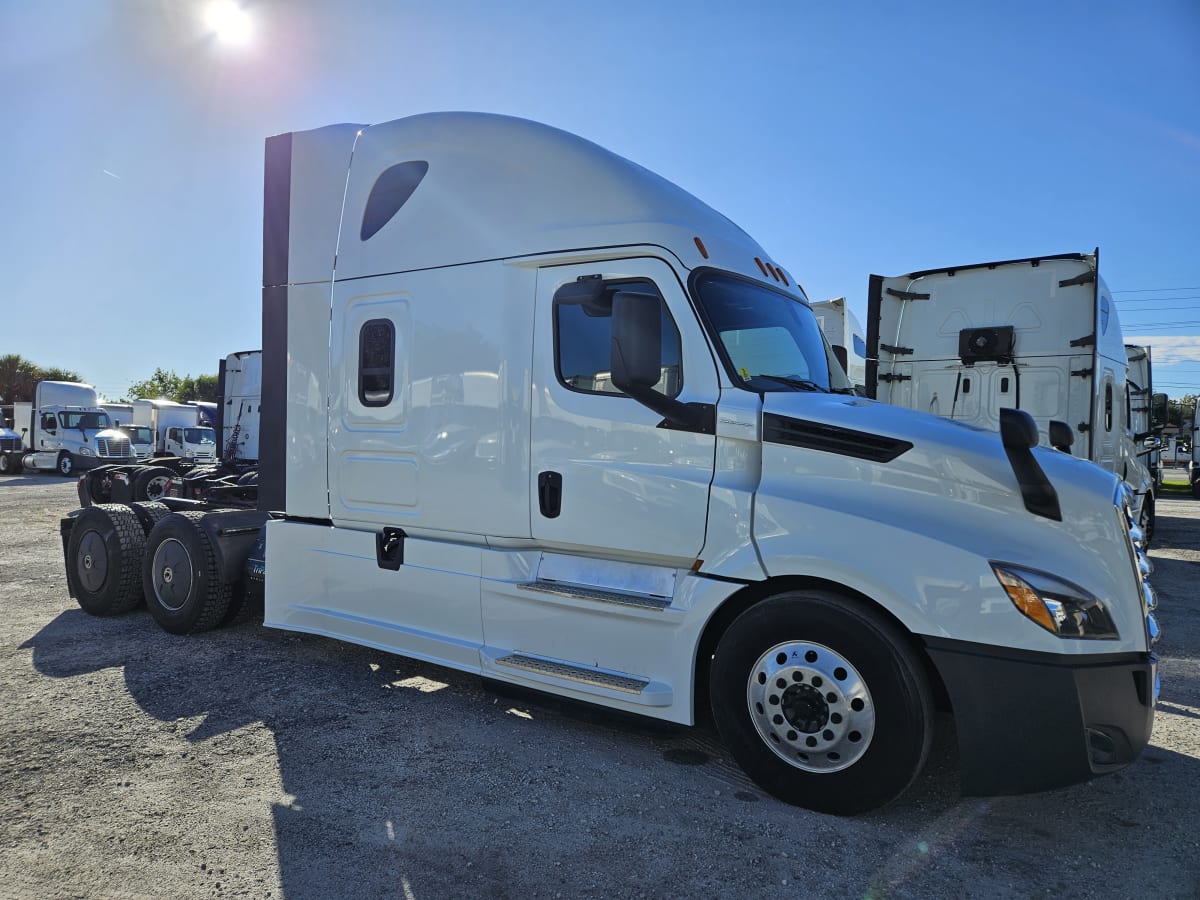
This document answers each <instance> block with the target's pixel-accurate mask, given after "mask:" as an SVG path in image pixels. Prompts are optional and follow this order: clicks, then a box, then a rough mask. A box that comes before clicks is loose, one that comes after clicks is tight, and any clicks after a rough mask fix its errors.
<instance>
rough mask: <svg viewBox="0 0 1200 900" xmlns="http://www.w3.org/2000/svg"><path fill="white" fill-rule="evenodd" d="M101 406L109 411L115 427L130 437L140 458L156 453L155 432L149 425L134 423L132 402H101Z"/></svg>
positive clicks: (147, 457)
mask: <svg viewBox="0 0 1200 900" xmlns="http://www.w3.org/2000/svg"><path fill="white" fill-rule="evenodd" d="M100 407H101V408H102V409H103V410H104V411H105V412H106V413H108V418H109V420H110V421H111V422H112V426H113V428H115V429H117V431H119V432H121V433H122V434H124V435H125V436H126V437H127V438H129V442H130V444H132V445H133V452H134V455H135V456H137V458H138V459H139V460H147V459H149V458H150V457H151V456H152V455H153V454H154V434H153V432H152V431H151V430H150V428H149V427H148V426H145V425H134V424H133V404H132V403H101V404H100Z"/></svg>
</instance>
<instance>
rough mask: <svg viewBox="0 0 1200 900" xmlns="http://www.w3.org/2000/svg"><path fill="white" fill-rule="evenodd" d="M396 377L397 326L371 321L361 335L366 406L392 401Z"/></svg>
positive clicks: (360, 384) (361, 380) (360, 359)
mask: <svg viewBox="0 0 1200 900" xmlns="http://www.w3.org/2000/svg"><path fill="white" fill-rule="evenodd" d="M395 374H396V326H394V325H393V324H392V322H391V320H390V319H371V320H370V321H369V322H364V323H363V326H362V328H361V329H360V330H359V332H358V400H359V402H360V403H361V404H362V405H363V406H387V405H388V404H389V403H391V402H392V392H393V391H394V389H395V383H396V379H395Z"/></svg>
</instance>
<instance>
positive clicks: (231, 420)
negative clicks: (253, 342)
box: [214, 350, 262, 466]
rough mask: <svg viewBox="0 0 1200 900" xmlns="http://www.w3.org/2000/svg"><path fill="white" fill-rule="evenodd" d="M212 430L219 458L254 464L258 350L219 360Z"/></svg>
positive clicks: (259, 405)
mask: <svg viewBox="0 0 1200 900" xmlns="http://www.w3.org/2000/svg"><path fill="white" fill-rule="evenodd" d="M217 391H218V393H219V394H220V395H221V398H222V399H221V401H220V402H219V403H218V405H217V409H216V417H217V418H216V420H215V422H214V427H215V428H216V432H217V435H218V437H219V438H220V446H219V452H220V456H221V459H222V460H224V461H226V462H230V463H237V464H244V465H250V466H253V465H257V464H258V436H259V415H260V411H261V409H262V351H261V350H243V351H241V352H240V353H231V354H229V356H227V357H225V359H223V360H221V363H220V366H219V368H218V372H217Z"/></svg>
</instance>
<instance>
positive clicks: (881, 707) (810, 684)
mask: <svg viewBox="0 0 1200 900" xmlns="http://www.w3.org/2000/svg"><path fill="white" fill-rule="evenodd" d="M710 696H711V698H712V706H713V717H714V719H715V720H716V724H717V728H718V730H719V731H720V734H721V737H722V739H723V740H724V742H725V744H726V746H728V748H729V750H730V752H731V753H732V754H733V757H734V758H735V759H736V760H737V762H738V764H739V765H740V766H741V767H742V768H743V769H744V770H745V771H746V773H747V774H748V775H749V776H750V777H751V778H753V779H754V781H755V782H756V783H757V784H758V785H759V786H761V787H762V788H763V789H764V790H766V791H767V792H768V793H771V794H773V795H775V796H776V797H778V798H779V799H781V800H784V801H785V802H787V803H793V804H795V805H797V806H804V807H807V808H809V809H813V810H816V811H818V812H825V813H832V814H834V815H853V814H855V813H861V812H866V811H868V810H872V809H876V808H877V807H880V806H883V805H884V804H886V803H888V802H890V801H891V800H894V799H895V798H896V797H898V796H899V795H900V794H901V793H902V792H903V791H904V790H905V788H907V787H908V786H909V785H910V784H911V783H912V781H913V779H915V778H916V776H917V773H919V772H920V771H921V768H922V766H923V765H924V764H925V759H926V757H927V756H928V755H929V747H930V744H931V742H932V735H933V700H932V695H931V692H930V688H929V683H928V679H927V677H926V675H925V670H924V667H923V665H922V662H921V660H920V658H919V657H918V656H917V653H916V652H915V651H914V650H913V649H912V647H911V646H910V645H909V643H908V637H907V635H905V634H904V633H903V632H902V631H901V630H900V629H899V628H897V627H895V626H894V625H892V624H891V623H890V622H887V621H885V620H884V619H883V617H882V616H881V615H879V614H877V613H875V612H874V611H872V610H871V609H870V607H869V606H868V605H867V604H866V603H865V602H861V601H856V600H854V599H850V598H846V597H842V596H840V595H838V594H834V593H830V592H826V591H817V590H813V591H795V592H789V593H785V594H780V595H778V596H776V597H772V598H770V599H768V600H764V601H762V602H761V603H758V604H756V605H754V606H752V607H750V609H748V610H746V611H745V612H744V613H742V614H741V615H740V616H738V618H737V619H735V620H734V622H733V624H732V625H730V626H729V629H728V630H727V631H726V632H725V634H724V635H722V637H721V640H720V642H719V643H718V645H717V650H716V653H715V654H714V656H713V661H712V668H711V670H710Z"/></svg>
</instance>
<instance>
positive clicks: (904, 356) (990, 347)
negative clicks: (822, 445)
mask: <svg viewBox="0 0 1200 900" xmlns="http://www.w3.org/2000/svg"><path fill="white" fill-rule="evenodd" d="M1099 262H1100V251H1099V250H1095V251H1094V252H1092V253H1086V254H1085V253H1068V254H1062V255H1058V256H1042V257H1034V258H1030V259H1019V260H1007V261H1004V262H990V263H979V264H973V265H966V266H954V267H949V268H944V269H928V270H923V271H917V272H912V273H910V274H907V275H901V276H898V277H894V278H885V277H883V276H880V275H872V276H871V280H870V287H869V292H868V298H867V306H868V314H867V320H868V321H867V353H868V360H869V361H868V365H867V389H868V392H869V393H870V395H871V396H872V397H876V398H878V399H880V400H883V401H885V402H887V403H890V404H894V405H897V406H903V407H907V408H909V409H914V410H921V411H923V412H930V413H934V414H936V415H941V416H946V417H948V418H951V419H954V420H956V421H960V422H965V423H967V424H971V425H977V426H980V427H982V428H988V429H992V430H998V429H999V425H1000V411H1001V410H1002V409H1005V408H1015V409H1020V410H1024V411H1025V412H1028V413H1029V414H1030V415H1031V416H1032V417H1033V419H1034V421H1035V423H1036V424H1037V426H1038V434H1039V442H1040V443H1041V444H1042V445H1043V446H1046V447H1052V446H1053V447H1058V448H1059V449H1061V450H1063V451H1065V452H1067V453H1071V454H1073V455H1075V456H1079V457H1082V458H1083V459H1089V460H1091V461H1092V462H1095V463H1097V464H1098V465H1100V466H1101V467H1102V468H1104V469H1106V470H1108V471H1109V472H1113V473H1115V474H1116V475H1117V476H1118V477H1119V478H1121V479H1123V480H1124V481H1125V482H1126V483H1127V484H1128V485H1129V486H1130V487H1131V488H1132V489H1133V492H1134V508H1135V511H1136V513H1137V516H1138V521H1139V523H1140V525H1141V526H1142V527H1143V528H1144V529H1145V530H1146V531H1147V532H1150V531H1152V529H1153V519H1154V490H1155V485H1154V481H1153V479H1152V477H1151V474H1150V470H1149V467H1148V464H1147V461H1146V457H1145V455H1144V450H1145V448H1144V447H1143V446H1142V445H1141V444H1140V443H1137V442H1135V440H1134V437H1135V435H1134V433H1133V431H1132V423H1131V412H1130V405H1129V397H1128V395H1127V388H1126V374H1127V371H1128V358H1127V353H1126V349H1125V342H1124V339H1123V337H1122V334H1121V323H1120V319H1119V317H1118V315H1117V308H1116V304H1115V303H1114V302H1113V299H1112V294H1111V292H1110V291H1109V289H1108V287H1107V285H1106V284H1105V283H1104V279H1103V278H1101V277H1100V275H1099ZM1056 422H1057V423H1058V424H1057V425H1055V424H1054V423H1056Z"/></svg>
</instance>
